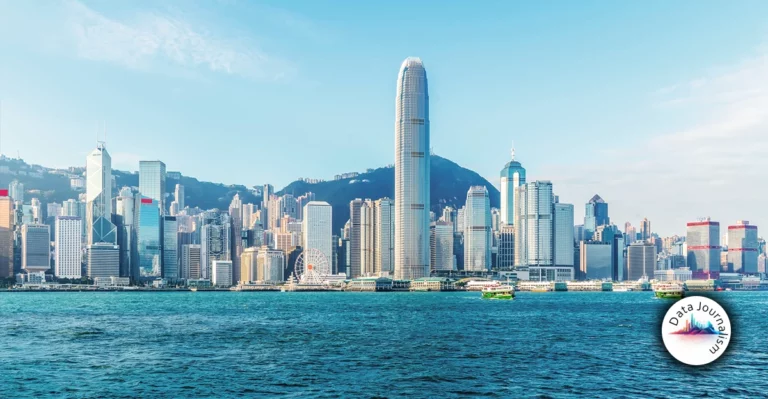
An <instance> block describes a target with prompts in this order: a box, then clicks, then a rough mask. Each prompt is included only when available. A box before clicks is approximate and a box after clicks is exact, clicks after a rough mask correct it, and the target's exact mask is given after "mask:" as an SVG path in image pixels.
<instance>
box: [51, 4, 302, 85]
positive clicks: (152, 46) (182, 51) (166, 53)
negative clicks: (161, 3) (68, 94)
mask: <svg viewBox="0 0 768 399" xmlns="http://www.w3.org/2000/svg"><path fill="white" fill-rule="evenodd" d="M62 4H63V12H62V13H61V15H63V25H62V26H61V30H62V32H57V33H61V34H62V35H63V37H59V38H56V39H55V40H56V41H57V43H59V44H64V48H63V49H60V50H64V51H71V52H73V53H74V55H75V56H77V57H79V58H82V59H86V60H90V61H99V62H107V63H111V64H115V65H119V66H122V67H125V68H130V69H135V70H144V71H148V72H152V71H163V70H168V68H174V69H179V68H180V69H182V70H196V69H204V70H209V71H212V72H216V73H223V74H227V75H237V76H241V77H245V78H249V79H260V80H261V79H263V80H276V79H281V78H283V77H285V76H286V74H287V73H290V72H291V70H292V69H293V67H292V66H291V64H290V63H289V62H287V61H285V60H282V59H280V58H278V57H273V56H271V55H268V54H266V53H265V52H264V51H262V50H261V49H259V47H258V46H257V45H256V44H255V43H253V42H252V41H250V40H248V39H245V38H236V39H235V38H225V37H222V36H221V35H216V34H214V33H212V32H210V31H208V30H206V29H205V28H203V27H201V26H199V25H193V24H192V23H190V22H189V21H187V20H186V19H185V18H183V17H181V16H178V15H171V14H169V13H157V12H139V13H136V14H133V15H132V16H131V17H129V18H122V19H118V18H110V17H108V16H106V15H104V14H102V13H100V12H98V11H96V10H94V9H92V8H89V7H88V6H86V5H85V4H83V3H81V2H79V1H76V0H65V1H64V2H63V3H62Z"/></svg>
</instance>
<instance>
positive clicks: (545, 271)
mask: <svg viewBox="0 0 768 399" xmlns="http://www.w3.org/2000/svg"><path fill="white" fill-rule="evenodd" d="M525 269H526V268H525V267H523V268H518V276H520V279H521V280H530V281H555V282H559V281H571V280H573V279H574V270H573V267H568V266H529V267H527V269H528V270H527V274H528V277H527V278H525V274H526V273H525V272H526V270H525Z"/></svg>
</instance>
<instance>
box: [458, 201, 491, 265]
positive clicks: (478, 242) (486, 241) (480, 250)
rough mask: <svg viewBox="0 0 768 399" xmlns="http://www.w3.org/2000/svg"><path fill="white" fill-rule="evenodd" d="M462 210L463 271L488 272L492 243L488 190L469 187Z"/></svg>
mask: <svg viewBox="0 0 768 399" xmlns="http://www.w3.org/2000/svg"><path fill="white" fill-rule="evenodd" d="M464 208H465V212H464V270H467V271H486V270H490V269H491V245H492V242H491V203H490V199H489V198H488V189H486V188H485V187H484V186H472V187H470V188H469V191H468V192H467V202H466V204H465V205H464Z"/></svg>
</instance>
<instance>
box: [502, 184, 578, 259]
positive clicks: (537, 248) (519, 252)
mask: <svg viewBox="0 0 768 399" xmlns="http://www.w3.org/2000/svg"><path fill="white" fill-rule="evenodd" d="M553 203H554V197H553V194H552V183H551V182H549V181H535V182H531V183H526V184H523V185H522V186H520V187H518V188H517V189H516V190H515V204H516V206H517V211H516V213H515V214H516V216H517V220H516V221H515V266H552V265H553V264H554V248H553V242H554V240H553V234H554V225H553V220H554V217H553V215H552V213H553V210H554V207H553V206H552V205H553ZM571 234H573V227H571Z"/></svg>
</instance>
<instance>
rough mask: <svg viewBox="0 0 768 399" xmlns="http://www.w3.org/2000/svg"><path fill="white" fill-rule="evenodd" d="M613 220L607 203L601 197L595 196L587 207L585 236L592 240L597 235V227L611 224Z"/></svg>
mask: <svg viewBox="0 0 768 399" xmlns="http://www.w3.org/2000/svg"><path fill="white" fill-rule="evenodd" d="M610 223H611V219H610V218H609V217H608V203H606V202H605V201H604V200H603V199H602V198H601V197H600V196H599V195H597V194H595V195H594V196H593V197H592V198H591V199H590V200H589V202H587V205H586V207H585V212H584V235H585V236H586V237H585V238H586V239H587V240H591V239H592V235H593V234H594V233H595V229H596V228H597V226H603V225H606V224H610Z"/></svg>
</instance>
